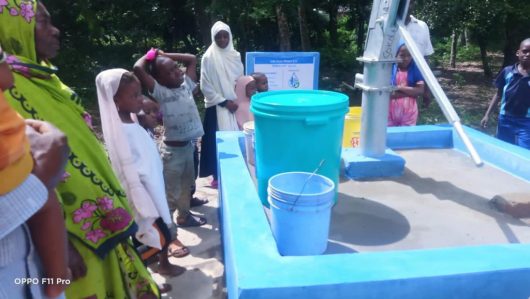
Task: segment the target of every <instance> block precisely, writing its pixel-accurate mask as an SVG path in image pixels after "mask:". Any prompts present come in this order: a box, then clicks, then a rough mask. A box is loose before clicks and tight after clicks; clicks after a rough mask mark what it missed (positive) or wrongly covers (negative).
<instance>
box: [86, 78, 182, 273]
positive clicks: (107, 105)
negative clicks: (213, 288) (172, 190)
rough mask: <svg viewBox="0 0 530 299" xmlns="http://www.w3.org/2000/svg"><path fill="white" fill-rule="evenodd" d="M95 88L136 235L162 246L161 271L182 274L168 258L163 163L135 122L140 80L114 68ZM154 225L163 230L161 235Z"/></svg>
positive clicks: (168, 220) (168, 218)
mask: <svg viewBox="0 0 530 299" xmlns="http://www.w3.org/2000/svg"><path fill="white" fill-rule="evenodd" d="M96 87H97V93H98V103H99V112H100V115H101V127H102V131H103V137H104V139H105V146H106V148H107V151H108V153H109V158H110V162H111V164H112V168H113V169H114V171H115V172H116V174H117V175H118V178H119V179H120V182H121V184H122V186H123V188H124V189H125V192H126V194H127V199H128V200H129V202H130V203H131V207H132V208H133V209H134V212H135V213H134V219H135V222H136V224H137V225H138V232H137V233H136V239H137V240H138V241H140V242H141V243H143V244H145V245H147V246H149V247H153V248H157V249H160V250H161V252H160V253H159V261H160V265H159V268H158V273H160V274H162V275H168V276H176V275H179V274H182V273H183V272H184V270H185V268H182V267H179V266H176V265H172V264H170V263H169V260H168V247H169V245H170V244H169V243H170V241H171V240H170V238H171V236H170V235H169V234H170V232H169V227H171V226H172V219H171V215H170V212H169V207H168V203H167V200H166V194H165V190H164V178H163V175H162V161H161V160H160V156H159V153H158V150H157V148H156V145H155V144H154V141H153V140H151V137H149V135H148V134H147V132H146V131H145V130H144V129H143V128H142V127H141V126H140V125H139V124H138V123H137V122H136V115H135V114H134V113H138V112H140V111H141V108H142V100H143V96H142V94H141V85H140V81H139V80H138V78H136V76H135V75H134V74H132V73H131V72H128V71H126V70H124V69H110V70H106V71H103V72H101V73H99V74H98V76H97V77H96ZM159 218H160V220H159V221H157V219H159ZM155 222H156V223H155ZM164 224H165V226H164V228H162V226H163V225H164ZM155 226H156V227H158V228H159V229H160V230H161V231H162V233H163V234H164V232H165V234H164V235H165V236H163V238H161V236H160V233H159V231H158V230H157V229H156V228H155Z"/></svg>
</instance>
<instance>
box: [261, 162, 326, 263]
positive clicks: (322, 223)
mask: <svg viewBox="0 0 530 299" xmlns="http://www.w3.org/2000/svg"><path fill="white" fill-rule="evenodd" d="M267 190H268V195H269V196H268V201H269V203H270V207H271V229H272V233H273V235H274V238H275V239H276V246H277V247H278V252H279V253H280V254H281V255H284V256H285V255H318V254H322V253H324V251H326V248H327V244H328V236H329V223H330V220H331V207H332V206H333V198H334V190H335V184H334V183H333V181H332V180H330V179H329V178H326V177H324V176H321V175H318V174H312V173H308V172H287V173H281V174H277V175H275V176H273V177H271V178H270V180H269V187H268V189H267Z"/></svg>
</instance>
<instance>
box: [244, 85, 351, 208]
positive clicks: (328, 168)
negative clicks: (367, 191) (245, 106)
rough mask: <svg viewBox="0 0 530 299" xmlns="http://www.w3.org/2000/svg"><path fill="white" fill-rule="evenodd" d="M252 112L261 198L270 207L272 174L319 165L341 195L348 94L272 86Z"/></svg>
mask: <svg viewBox="0 0 530 299" xmlns="http://www.w3.org/2000/svg"><path fill="white" fill-rule="evenodd" d="M250 111H251V112H252V113H254V125H255V131H254V133H255V138H256V144H255V150H256V169H257V170H259V171H257V183H258V194H259V197H260V200H261V202H262V203H263V204H264V205H266V206H268V202H267V186H268V181H269V178H270V177H272V176H273V175H276V174H279V173H283V172H293V171H302V172H313V171H314V170H315V169H317V168H318V171H317V173H318V174H321V175H324V176H326V177H328V178H330V179H331V180H332V181H333V182H334V183H335V199H336V198H337V196H336V195H337V186H338V182H339V173H340V155H341V150H342V133H343V127H344V115H345V114H346V113H347V112H348V96H347V95H344V94H342V93H337V92H330V91H319V90H282V91H270V92H264V93H259V94H257V95H254V96H253V97H252V101H251V108H250ZM319 165H321V166H320V168H319Z"/></svg>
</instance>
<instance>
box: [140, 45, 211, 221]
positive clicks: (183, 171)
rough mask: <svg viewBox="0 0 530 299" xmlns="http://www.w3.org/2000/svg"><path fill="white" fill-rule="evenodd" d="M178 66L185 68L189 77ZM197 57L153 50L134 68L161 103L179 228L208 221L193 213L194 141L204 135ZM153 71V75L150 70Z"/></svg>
mask: <svg viewBox="0 0 530 299" xmlns="http://www.w3.org/2000/svg"><path fill="white" fill-rule="evenodd" d="M176 62H180V63H183V64H184V65H185V66H186V73H185V74H184V72H183V71H182V70H181V69H180V68H179V67H178V65H177V63H176ZM196 65H197V59H196V57H195V55H191V54H179V53H164V52H162V51H160V50H155V49H151V50H150V51H148V52H147V54H146V55H144V56H143V57H142V58H140V59H139V60H138V61H137V62H136V63H135V65H134V73H135V75H136V76H137V77H138V78H139V79H140V82H141V83H142V85H143V87H144V88H145V89H147V91H148V92H149V94H150V95H151V96H152V97H153V98H155V99H156V100H157V101H158V103H160V105H161V108H162V112H163V114H164V128H165V130H164V142H163V144H162V149H161V151H162V160H163V162H164V181H165V183H166V184H165V185H166V193H167V197H168V203H169V208H170V210H171V212H173V211H175V210H177V213H178V214H177V225H179V226H182V227H188V226H201V225H204V224H205V223H206V219H205V218H203V217H199V216H197V215H193V214H192V213H191V212H190V201H191V195H190V189H191V187H192V185H193V183H194V168H193V167H194V163H193V144H192V140H193V139H195V138H199V137H201V136H202V135H203V134H204V131H203V128H202V123H201V119H200V116H199V111H198V110H197V106H196V104H195V101H194V99H193V89H194V88H195V86H196V83H195V82H196V81H197V72H196ZM149 67H150V71H149V70H148V68H149Z"/></svg>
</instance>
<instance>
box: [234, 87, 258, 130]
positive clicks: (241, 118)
mask: <svg viewBox="0 0 530 299" xmlns="http://www.w3.org/2000/svg"><path fill="white" fill-rule="evenodd" d="M252 81H254V78H253V77H252V76H241V77H239V79H237V82H236V95H237V100H236V103H237V105H238V108H237V110H236V112H234V115H235V116H236V120H237V125H238V127H239V130H243V125H244V124H245V123H246V122H247V121H252V120H254V114H252V112H250V98H249V97H248V96H247V85H248V84H249V83H250V82H252Z"/></svg>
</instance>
